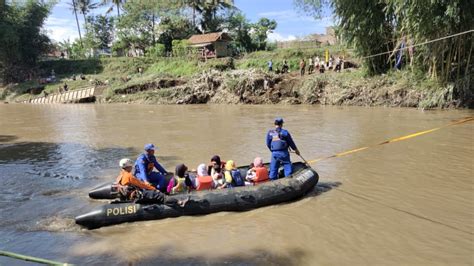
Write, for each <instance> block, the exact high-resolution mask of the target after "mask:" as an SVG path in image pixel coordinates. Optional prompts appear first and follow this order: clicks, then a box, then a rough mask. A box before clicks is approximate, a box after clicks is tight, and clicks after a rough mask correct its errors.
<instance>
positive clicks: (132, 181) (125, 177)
mask: <svg viewBox="0 0 474 266" xmlns="http://www.w3.org/2000/svg"><path fill="white" fill-rule="evenodd" d="M115 182H116V183H117V184H119V185H121V186H134V187H137V188H141V189H149V190H155V189H156V188H155V187H153V186H150V185H149V184H147V183H144V182H142V181H141V180H139V179H138V178H136V177H134V176H133V175H132V173H130V172H127V171H125V170H123V169H122V170H121V171H120V175H119V176H118V177H117V179H116V180H115Z"/></svg>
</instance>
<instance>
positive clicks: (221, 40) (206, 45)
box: [188, 32, 232, 58]
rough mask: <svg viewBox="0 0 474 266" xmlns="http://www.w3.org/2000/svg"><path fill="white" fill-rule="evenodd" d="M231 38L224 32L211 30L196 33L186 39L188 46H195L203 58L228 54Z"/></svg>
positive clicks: (229, 53)
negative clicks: (204, 32) (209, 31)
mask: <svg viewBox="0 0 474 266" xmlns="http://www.w3.org/2000/svg"><path fill="white" fill-rule="evenodd" d="M231 41H232V38H231V37H230V36H229V34H227V33H225V32H212V33H206V34H196V35H193V36H191V38H189V39H188V42H189V46H190V47H192V48H196V49H197V50H198V51H199V53H198V54H199V55H200V56H201V57H203V58H214V57H226V56H230V55H231V54H232V53H231V50H230V47H229V44H230V42H231Z"/></svg>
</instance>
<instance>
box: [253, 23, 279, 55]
mask: <svg viewBox="0 0 474 266" xmlns="http://www.w3.org/2000/svg"><path fill="white" fill-rule="evenodd" d="M276 27H277V23H276V21H275V20H274V19H268V18H260V19H259V20H258V22H257V23H255V24H253V25H252V29H253V33H252V37H253V39H254V42H255V45H256V47H257V49H258V50H265V49H266V47H267V36H268V34H269V33H272V32H273V30H275V28H276Z"/></svg>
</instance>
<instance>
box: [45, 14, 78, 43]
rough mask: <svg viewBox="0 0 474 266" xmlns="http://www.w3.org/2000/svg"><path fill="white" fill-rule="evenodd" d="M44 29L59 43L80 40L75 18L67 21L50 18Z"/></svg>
mask: <svg viewBox="0 0 474 266" xmlns="http://www.w3.org/2000/svg"><path fill="white" fill-rule="evenodd" d="M44 28H45V30H46V31H47V32H48V36H49V37H50V38H51V39H53V40H55V41H57V42H59V41H63V40H67V39H69V40H71V41H73V40H74V39H77V38H79V33H78V32H77V25H76V21H75V20H74V19H73V18H71V19H65V18H57V17H54V16H49V17H48V19H47V20H46V22H45V25H44Z"/></svg>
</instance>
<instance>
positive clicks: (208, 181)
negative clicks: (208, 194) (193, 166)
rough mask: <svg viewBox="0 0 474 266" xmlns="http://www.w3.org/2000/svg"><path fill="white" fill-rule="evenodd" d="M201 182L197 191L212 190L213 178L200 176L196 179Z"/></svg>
mask: <svg viewBox="0 0 474 266" xmlns="http://www.w3.org/2000/svg"><path fill="white" fill-rule="evenodd" d="M196 178H197V179H198V180H199V185H198V186H197V188H196V190H206V189H212V184H213V183H214V182H213V179H212V177H211V176H209V175H207V176H198V177H196Z"/></svg>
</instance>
